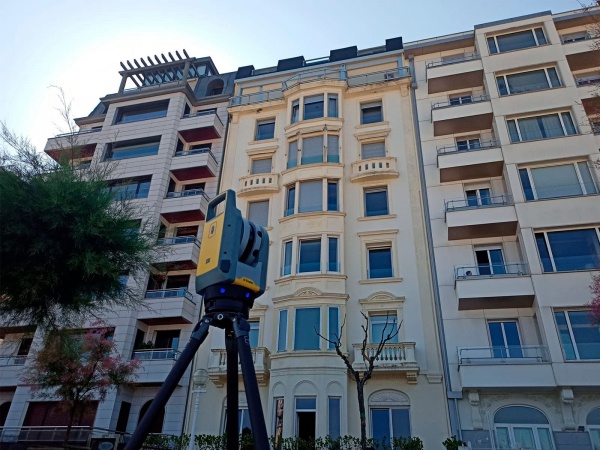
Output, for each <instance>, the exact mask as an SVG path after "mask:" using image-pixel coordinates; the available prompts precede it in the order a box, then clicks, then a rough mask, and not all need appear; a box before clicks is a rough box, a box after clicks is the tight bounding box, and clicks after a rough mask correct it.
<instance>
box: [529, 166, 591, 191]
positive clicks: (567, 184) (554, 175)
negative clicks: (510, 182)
mask: <svg viewBox="0 0 600 450" xmlns="http://www.w3.org/2000/svg"><path fill="white" fill-rule="evenodd" d="M519 176H520V177H521V184H522V185H523V192H524V193H525V200H540V199H545V198H559V197H571V196H577V195H590V194H597V193H598V190H597V189H596V185H595V183H594V180H593V179H592V175H591V173H590V169H589V166H588V163H587V161H579V162H575V163H569V164H561V165H557V166H546V167H531V168H526V169H519Z"/></svg>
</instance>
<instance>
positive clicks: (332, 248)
mask: <svg viewBox="0 0 600 450" xmlns="http://www.w3.org/2000/svg"><path fill="white" fill-rule="evenodd" d="M338 241H339V239H338V238H337V237H331V236H328V237H327V247H328V249H327V271H328V272H339V271H340V262H339V253H338V248H339V246H338Z"/></svg>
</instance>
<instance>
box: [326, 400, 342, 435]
mask: <svg viewBox="0 0 600 450" xmlns="http://www.w3.org/2000/svg"><path fill="white" fill-rule="evenodd" d="M341 404H342V399H341V398H340V397H328V398H327V411H328V417H327V418H328V423H327V434H328V435H329V437H330V438H331V439H337V438H339V437H340V435H341V427H342V426H341V421H342V415H341V413H342V408H341Z"/></svg>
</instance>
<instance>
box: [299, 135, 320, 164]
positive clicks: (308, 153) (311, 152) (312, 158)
mask: <svg viewBox="0 0 600 450" xmlns="http://www.w3.org/2000/svg"><path fill="white" fill-rule="evenodd" d="M319 162H323V136H313V137H309V138H304V139H303V140H302V164H314V163H319Z"/></svg>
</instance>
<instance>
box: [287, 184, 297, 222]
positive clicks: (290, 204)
mask: <svg viewBox="0 0 600 450" xmlns="http://www.w3.org/2000/svg"><path fill="white" fill-rule="evenodd" d="M295 206H296V187H295V186H292V187H289V188H288V191H287V201H286V206H285V215H286V216H289V215H291V214H294V210H295Z"/></svg>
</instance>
